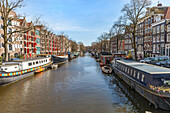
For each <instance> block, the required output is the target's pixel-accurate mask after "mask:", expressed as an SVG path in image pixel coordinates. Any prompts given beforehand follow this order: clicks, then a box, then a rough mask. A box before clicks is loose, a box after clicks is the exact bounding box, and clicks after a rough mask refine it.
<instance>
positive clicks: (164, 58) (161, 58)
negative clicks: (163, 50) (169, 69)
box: [156, 56, 169, 66]
mask: <svg viewBox="0 0 170 113" xmlns="http://www.w3.org/2000/svg"><path fill="white" fill-rule="evenodd" d="M157 58H158V62H157V63H156V65H158V66H165V64H166V61H167V60H168V59H169V57H168V56H159V57H157Z"/></svg>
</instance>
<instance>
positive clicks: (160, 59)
mask: <svg viewBox="0 0 170 113" xmlns="http://www.w3.org/2000/svg"><path fill="white" fill-rule="evenodd" d="M157 58H158V61H166V60H168V59H169V57H168V56H158V57H157Z"/></svg>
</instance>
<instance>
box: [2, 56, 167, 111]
mask: <svg viewBox="0 0 170 113" xmlns="http://www.w3.org/2000/svg"><path fill="white" fill-rule="evenodd" d="M145 111H149V112H154V113H160V112H166V111H161V110H155V109H154V108H153V106H151V107H149V106H148V102H147V101H146V100H145V99H143V98H142V97H141V96H139V94H137V93H136V92H135V91H133V90H128V87H127V85H126V84H125V83H124V82H122V81H121V80H119V79H118V78H117V77H116V76H115V75H110V76H108V75H105V74H103V73H102V72H101V69H100V66H99V64H98V63H97V62H96V61H95V59H94V58H92V57H91V56H90V55H89V54H88V53H87V54H86V55H85V56H84V57H78V58H76V59H73V60H72V61H70V62H68V63H66V64H64V65H62V66H61V67H59V68H58V69H55V70H47V71H45V72H42V73H39V74H37V75H35V76H31V77H29V78H26V79H24V80H21V81H19V82H16V83H14V84H10V85H7V86H1V87H0V113H6V112H9V113H23V112H25V113H126V112H127V113H133V112H134V113H136V112H139V113H143V112H145Z"/></svg>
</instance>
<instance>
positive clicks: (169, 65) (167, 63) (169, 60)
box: [164, 59, 170, 67]
mask: <svg viewBox="0 0 170 113" xmlns="http://www.w3.org/2000/svg"><path fill="white" fill-rule="evenodd" d="M164 66H165V67H170V59H168V60H166V61H165V65H164Z"/></svg>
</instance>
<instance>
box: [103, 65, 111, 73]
mask: <svg viewBox="0 0 170 113" xmlns="http://www.w3.org/2000/svg"><path fill="white" fill-rule="evenodd" d="M102 71H103V72H104V73H107V74H110V73H112V69H111V68H110V67H109V66H103V67H102Z"/></svg>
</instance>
